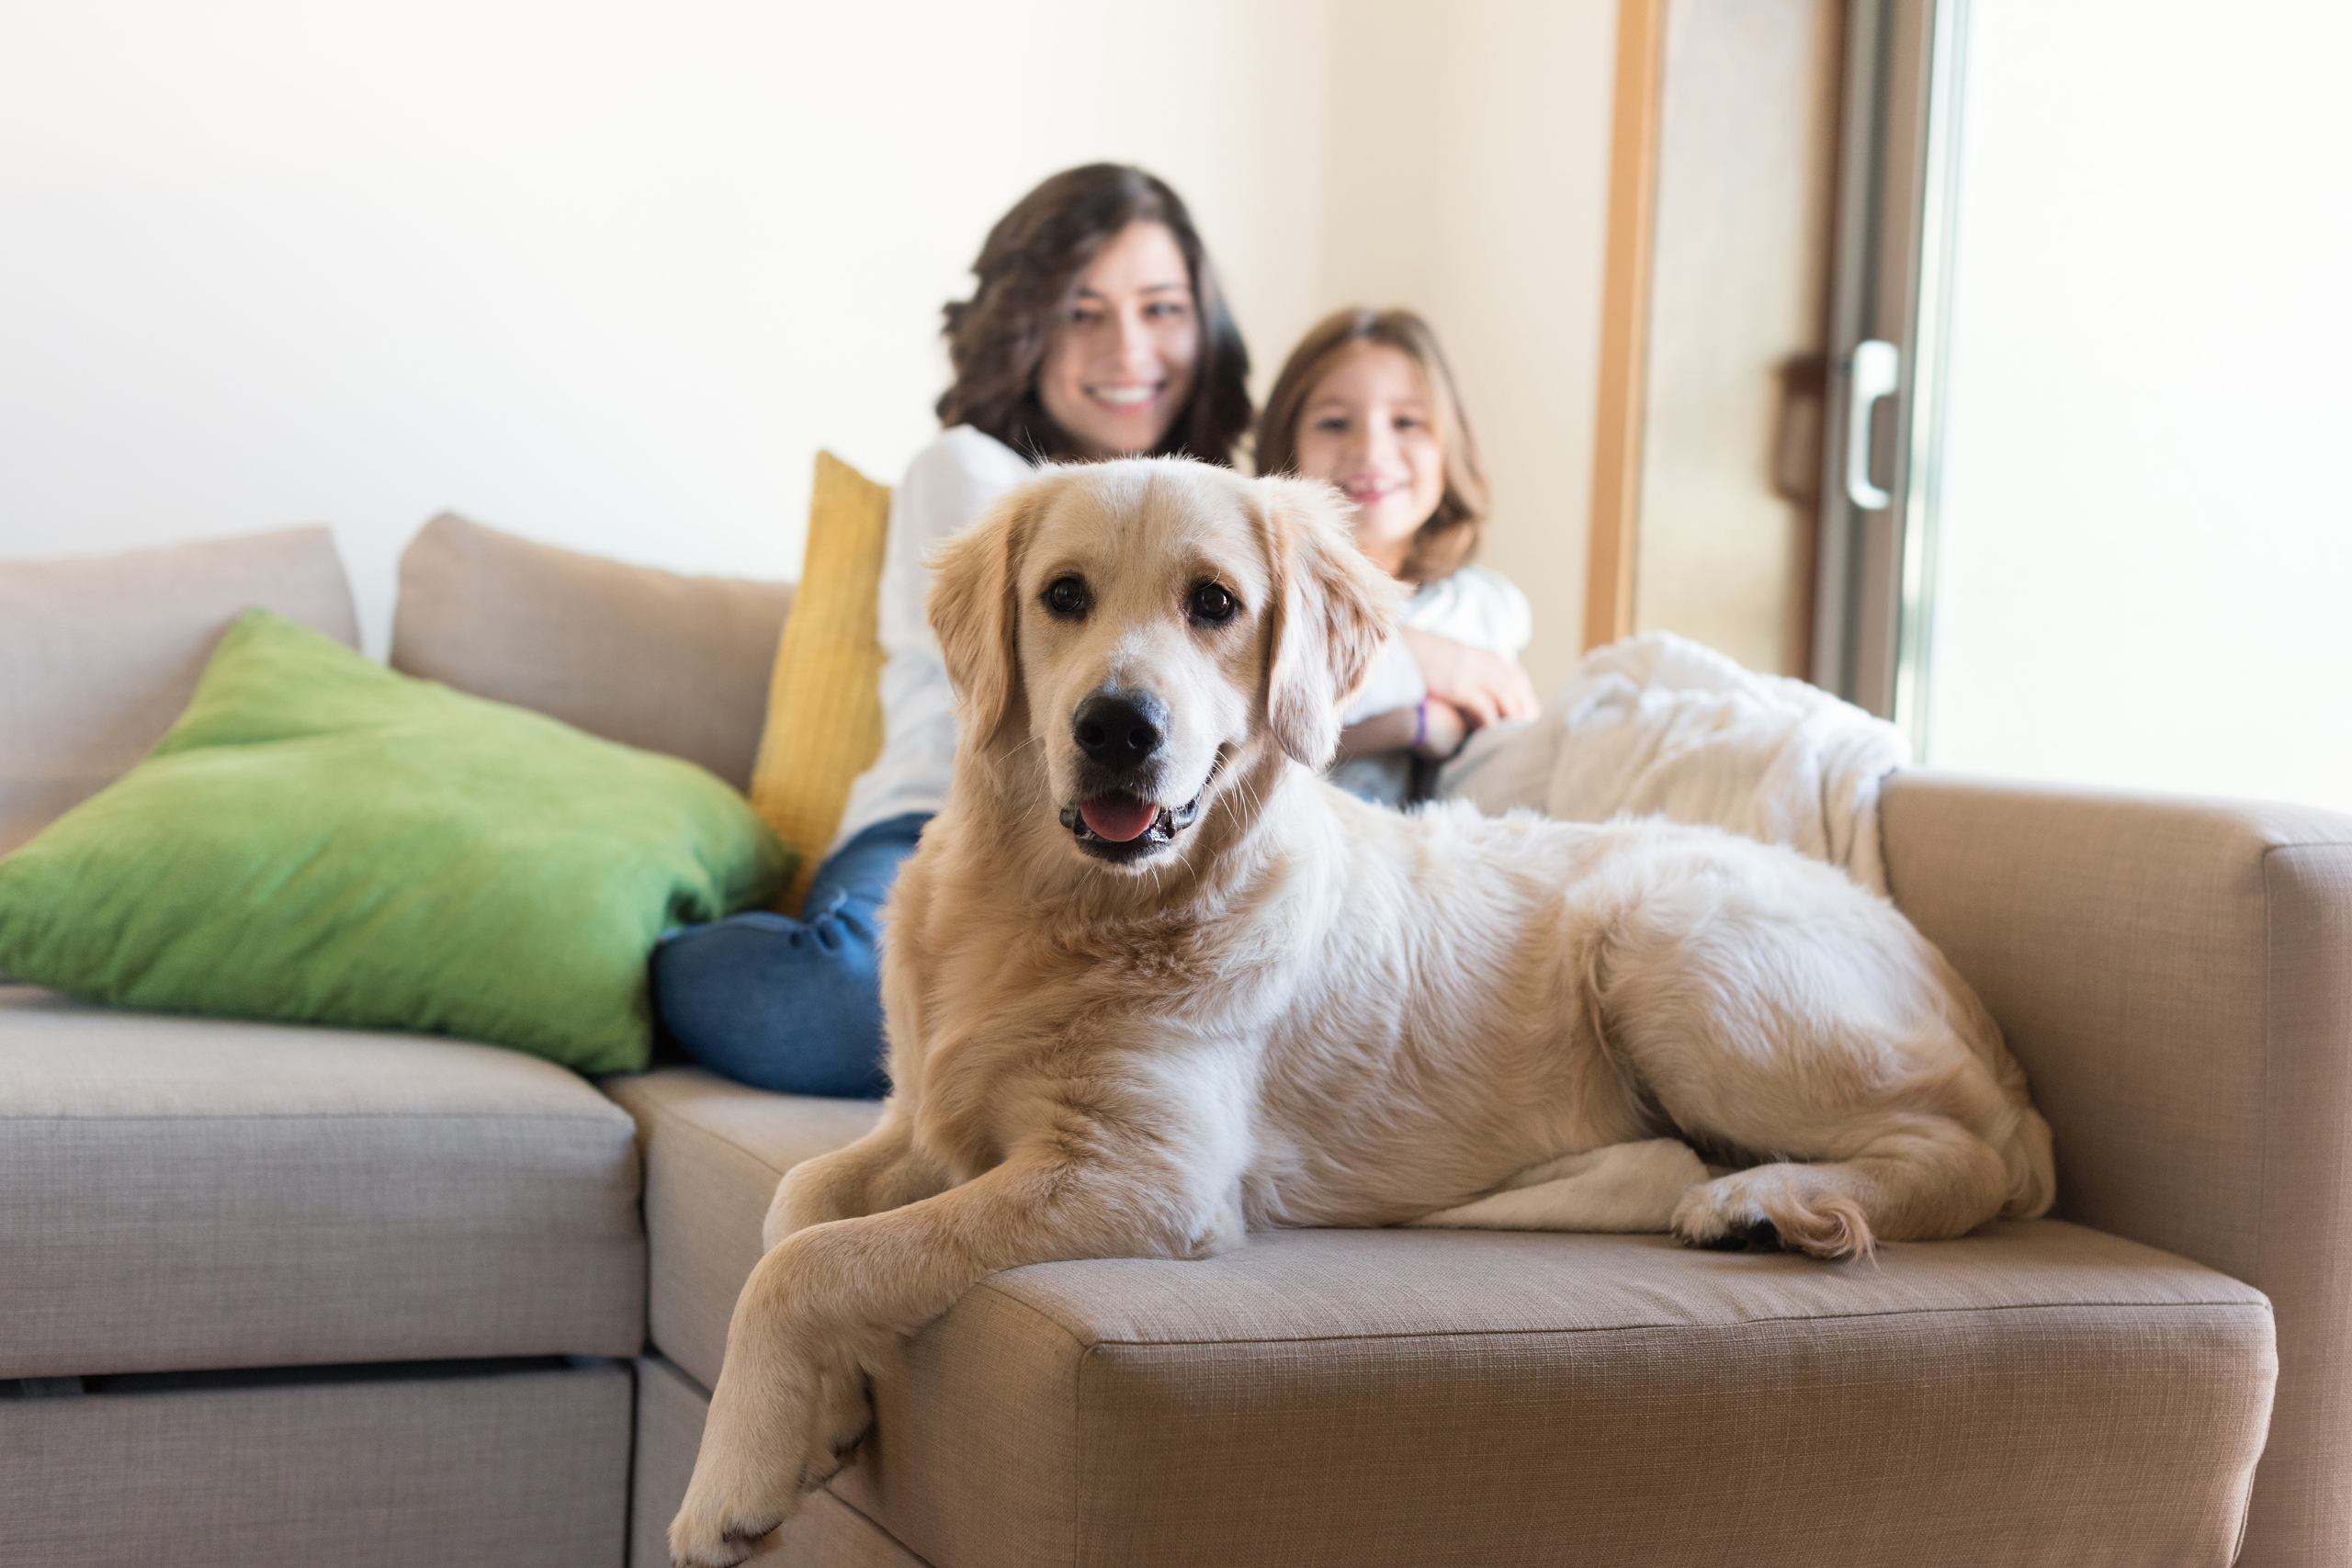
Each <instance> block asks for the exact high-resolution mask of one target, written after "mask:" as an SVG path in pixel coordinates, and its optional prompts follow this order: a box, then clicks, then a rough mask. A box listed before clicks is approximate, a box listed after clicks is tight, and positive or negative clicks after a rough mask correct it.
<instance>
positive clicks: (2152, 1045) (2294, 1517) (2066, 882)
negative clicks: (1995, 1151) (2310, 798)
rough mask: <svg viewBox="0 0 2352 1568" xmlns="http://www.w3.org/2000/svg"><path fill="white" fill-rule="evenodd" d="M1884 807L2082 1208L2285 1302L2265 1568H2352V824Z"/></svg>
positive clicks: (1979, 796)
mask: <svg viewBox="0 0 2352 1568" xmlns="http://www.w3.org/2000/svg"><path fill="white" fill-rule="evenodd" d="M1881 815H1882V825H1883V832H1884V835H1885V841H1886V861H1887V874H1888V879H1889V882H1890V884H1891V886H1892V888H1893V891H1894V898H1895V902H1896V903H1897V904H1899V905H1900V906H1901V907H1902V908H1903V910H1904V912H1905V913H1906V914H1907V915H1909V916H1910V917H1911V919H1912V920H1913V921H1914V922H1915V923H1917V926H1918V927H1919V929H1920V930H1921V931H1923V932H1925V933H1926V934H1927V936H1928V938H1929V939H1930V940H1931V941H1933V942H1936V943H1937V944H1938V945H1939V946H1940V947H1941V948H1942V949H1943V951H1944V952H1945V953H1946V954H1947V955H1948V956H1950V957H1951V961H1952V963H1953V964H1956V965H1957V966H1958V967H1959V969H1960V971H1961V973H1962V974H1963V975H1965V976H1967V977H1968V979H1969V981H1970V983H1971V984H1972V985H1973V986H1974V987H1976V989H1977V991H1978V993H1979V994H1980V995H1982V996H1983V997H1984V998H1985V1004H1986V1005H1987V1006H1988V1007H1990V1008H1991V1009H1992V1010H1993V1014H1994V1016H1995V1017H1996V1018H1997V1019H1999V1020H2000V1021H2001V1026H2002V1028H2003V1030H2004V1032H2006V1033H2007V1037H2008V1042H2009V1045H2010V1048H2011V1049H2012V1050H2014V1051H2015V1052H2016V1053H2017V1055H2018V1060H2019V1061H2020V1062H2022V1063H2023V1064H2024V1066H2025V1069H2026V1072H2027V1074H2028V1075H2029V1076H2030V1078H2031V1079H2032V1084H2033V1095H2034V1100H2035V1101H2036V1102H2037V1103H2038V1104H2039V1105H2040V1106H2041V1110H2042V1112H2043V1114H2045V1115H2046V1116H2048V1117H2049V1119H2050V1124H2051V1127H2052V1131H2053V1132H2054V1133H2055V1134H2056V1142H2057V1154H2058V1205H2059V1212H2060V1213H2063V1214H2064V1215H2065V1216H2067V1217H2068V1218H2071V1219H2075V1220H2079V1221H2081V1222H2083V1223H2084V1224H2091V1225H2097V1226H2098V1227H2099V1228H2100V1229H2102V1230H2107V1231H2112V1232H2114V1233H2115V1234H2117V1235H2125V1236H2130V1237H2132V1238H2134V1239H2136V1240H2140V1241H2143V1242H2146V1243H2148V1244H2150V1245H2152V1246H2155V1247H2164V1248H2165V1249H2166V1250H2168V1251H2172V1252H2177V1253H2179V1254H2181V1255H2182V1256H2184V1257H2187V1258H2194V1259H2196V1260H2197V1261H2199V1262H2200V1263H2204V1264H2207V1265H2210V1266H2211V1267H2212V1268H2215V1269H2222V1270H2223V1271H2224V1272H2227V1273H2229V1274H2233V1275H2235V1276H2236V1277H2237V1278H2239V1279H2241V1280H2245V1281H2247V1282H2248V1283H2250V1284H2253V1285H2256V1286H2257V1287H2259V1288H2260V1289H2261V1290H2262V1291H2263V1292H2265V1293H2266V1294H2267V1295H2268V1296H2269V1298H2270V1300H2271V1303H2272V1305H2273V1307H2274V1309H2275V1310H2276V1312H2277V1314H2278V1359H2279V1377H2278V1409H2277V1411H2276V1413H2275V1415H2274V1416H2273V1418H2272V1422H2271V1429H2270V1442H2269V1448H2268V1450H2267V1453H2266V1455H2265V1457H2264V1459H2263V1461H2262V1468H2261V1472H2260V1473H2259V1475H2258V1476H2257V1478H2256V1485H2255V1496H2254V1506H2253V1509H2252V1512H2251V1516H2250V1517H2249V1520H2248V1523H2247V1528H2246V1540H2245V1555H2244V1556H2243V1557H2242V1558H2241V1559H2240V1561H2241V1562H2243V1563H2245V1564H2246V1565H2248V1568H2282V1565H2295V1568H2303V1565H2309V1568H2320V1565H2323V1564H2327V1565H2333V1564H2337V1563H2343V1562H2352V818H2345V817H2342V816H2339V815H2336V814H2334V813H2331V812H2325V811H2321V810H2317V809H2314V808H2308V807H2287V806H2264V805H2259V804H2254V803H2248V802H2227V801H2199V800H2186V799H2177V798H2166V797H2157V796H2133V795H2120V794H2117V793H2114V792H2109V791H2092V790H2069V789H2057V788H2031V787H2025V786H2019V785H2014V784H1998V783H1993V782H1989V781H1985V780H1977V779H1967V778H1960V777H1955V776H1951V775H1946V774H1938V773H1902V774H1898V775H1896V776H1895V777H1894V779H1892V780H1890V781H1889V783H1888V785H1887V788H1886V791H1885V794H1884V797H1883V804H1882V808H1881Z"/></svg>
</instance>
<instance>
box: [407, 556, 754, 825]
mask: <svg viewBox="0 0 2352 1568" xmlns="http://www.w3.org/2000/svg"><path fill="white" fill-rule="evenodd" d="M791 608H792V585H791V584H790V583H786V582H756V581H748V580H744V579H739V578H725V577H686V576H681V575H680V574H678V573H676V572H673V571H662V570H657V569H655V568H652V567H642V566H629V565H627V564H625V563H623V562H620V561H616V560H606V559H604V558H601V557H597V556H589V555H582V554H580V553H579V552H578V551H575V550H567V549H561V548H559V547H556V546H553V545H542V544H538V543H537V542H535V541H533V540H529V539H522V538H517V537H515V536H514V535H512V534H503V533H501V532H499V531H498V530H497V529H495V528H486V527H484V526H483V525H481V524H479V523H472V522H469V521H467V520H466V519H465V518H463V517H459V516H457V515H455V514H454V513H442V514H441V515H440V516H438V517H435V519H433V521H431V522H430V523H427V524H426V525H424V528H423V529H422V530H421V531H420V532H419V533H418V534H417V536H416V537H415V539H414V540H413V541H412V542H411V543H410V545H409V547H408V549H407V552H406V553H405V554H403V555H402V556H401V585H400V601H399V604H398V605H397V607H396V608H395V610H394V612H393V617H392V660H391V661H392V668H393V669H395V670H398V671H402V672H403V673H406V674H410V675H421V676H423V677H424V678H425V679H427V680H433V681H440V682H446V683H447V684H448V685H451V686H455V687H456V688H458V690H459V691H461V692H470V693H472V694H474V695H476V696H481V697H490V698H493V699H495V700H496V701H499V702H503V703H513V704H514V705H516V706H518V707H526V708H532V709H535V710H537V712H540V713H543V714H547V715H548V716H551V717H554V718H560V719H561V720H563V721H564V722H565V723H566V724H569V725H572V726H574V727H575V728H581V729H584V730H586V731H587V732H588V733H589V734H591V735H600V736H603V737H604V738H605V739H607V740H618V741H621V742H622V743H624V744H626V745H630V746H638V747H642V748H644V749H645V750H649V751H662V752H666V753H668V754H669V755H671V756H673V757H683V758H684V759H685V760H686V761H690V762H698V763H700V764H701V765H702V766H704V767H706V768H707V769H709V770H710V771H711V772H712V773H717V774H718V776H719V777H720V778H722V779H725V780H726V781H727V782H728V783H729V784H733V785H734V786H735V787H736V788H737V789H739V790H740V789H742V788H744V787H745V786H746V785H748V784H750V783H751V779H752V754H753V752H754V751H756V750H758V747H759V743H760V725H761V721H762V720H763V717H764V716H765V715H766V712H767V694H768V671H769V668H770V666H771V665H772V664H773V663H774V662H775V650H776V639H777V637H778V636H779V634H780V633H781V632H782V631H783V629H784V622H785V616H786V614H787V613H788V612H789V611H790V610H791Z"/></svg>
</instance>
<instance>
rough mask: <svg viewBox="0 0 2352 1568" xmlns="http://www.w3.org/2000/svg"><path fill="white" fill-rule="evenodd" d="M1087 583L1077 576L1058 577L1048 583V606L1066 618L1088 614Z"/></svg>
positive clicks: (1048, 608) (1047, 607) (1056, 613)
mask: <svg viewBox="0 0 2352 1568" xmlns="http://www.w3.org/2000/svg"><path fill="white" fill-rule="evenodd" d="M1087 603H1088V600H1087V594H1086V583H1085V582H1084V581H1083V580H1081V579H1079V578H1075V577H1057V578H1056V579H1054V580H1053V581H1051V582H1049V583H1047V584H1046V609H1047V610H1050V611H1051V612H1053V613H1054V614H1055V615H1059V616H1061V617H1063V618H1064V619H1065V620H1069V619H1075V618H1076V617H1078V616H1080V615H1084V614H1086V606H1087Z"/></svg>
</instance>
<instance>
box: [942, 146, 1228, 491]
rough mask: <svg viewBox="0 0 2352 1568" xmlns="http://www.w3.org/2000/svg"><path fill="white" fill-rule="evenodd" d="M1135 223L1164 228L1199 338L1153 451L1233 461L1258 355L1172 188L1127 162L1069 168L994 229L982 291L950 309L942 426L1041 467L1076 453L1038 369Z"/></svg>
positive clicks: (979, 264) (984, 255)
mask: <svg viewBox="0 0 2352 1568" xmlns="http://www.w3.org/2000/svg"><path fill="white" fill-rule="evenodd" d="M1130 223H1161V224H1165V225H1166V226H1167V228H1168V231H1169V232H1170V234H1172V235H1174V236H1175V239H1176V248H1177V249H1178V250H1179V251H1181V252H1182V253H1183V256H1184V265H1185V267H1186V268H1187V270H1188V271H1189V272H1190V273H1191V275H1192V278H1191V281H1192V285H1193V310H1194V313H1195V316H1196V318H1197V319H1198V321H1199V322H1200V328H1201V346H1200V354H1199V356H1198V357H1197V358H1196V359H1195V360H1194V361H1193V393H1192V397H1191V398H1190V399H1189V400H1187V401H1186V403H1185V406H1184V407H1183V408H1182V410H1180V411H1179V412H1178V413H1177V415H1176V418H1175V419H1174V421H1173V422H1171V423H1170V425H1169V427H1168V434H1166V435H1164V436H1162V437H1161V438H1160V442H1159V446H1155V447H1153V448H1152V453H1153V455H1154V456H1159V457H1172V456H1187V457H1202V458H1205V459H1207V460H1208V461H1210V462H1212V463H1230V462H1232V460H1233V448H1234V445H1235V444H1236V443H1237V442H1238V441H1239V440H1240V439H1241V437H1242V435H1243V434H1244V433H1246V432H1247V431H1248V430H1249V428H1250V389H1249V378H1250V355H1249V351H1248V350H1247V349H1245V348H1243V347H1242V344H1241V333H1240V329H1238V327H1236V326H1235V325H1234V324H1233V315H1232V312H1231V311H1230V310H1227V308H1226V303H1225V295H1224V292H1223V291H1222V290H1221V289H1219V288H1218V287H1217V281H1216V269H1215V268H1214V267H1212V266H1211V265H1209V258H1208V253H1207V251H1205V250H1204V249H1203V248H1202V245H1201V237H1200V234H1199V232H1198V231H1195V230H1194V229H1193V218H1192V214H1191V213H1189V212H1187V211H1186V210H1185V209H1184V203H1183V199H1182V197H1179V196H1177V194H1176V193H1175V192H1174V191H1173V190H1170V188H1169V187H1168V186H1167V184H1166V183H1165V182H1164V181H1162V180H1160V179H1159V178H1157V177H1156V176H1154V175H1148V174H1146V173H1145V172H1144V171H1143V170H1141V169H1138V168H1134V167H1131V166H1129V165H1126V164H1085V165H1084V166H1082V167H1080V168H1075V169H1065V170H1063V171H1062V172H1061V173H1060V174H1058V175H1053V176H1052V177H1050V178H1048V179H1047V180H1046V182H1045V183H1044V184H1042V185H1040V186H1037V188H1036V189H1035V190H1033V191H1031V192H1030V193H1029V194H1028V195H1027V196H1024V197H1022V198H1021V199H1020V200H1019V201H1017V202H1015V203H1013V205H1012V210H1011V211H1009V212H1007V213H1006V214H1005V215H1004V216H1003V217H1002V218H1001V219H999V220H997V225H996V227H995V228H993V229H991V230H989V237H988V243H986V244H984V245H982V246H981V247H980V255H979V259H978V261H976V262H974V263H973V264H972V273H973V276H976V277H977V278H978V279H979V287H978V288H975V289H974V290H973V291H972V297H971V298H970V299H960V300H956V301H955V302H953V303H951V304H950V305H948V306H947V307H946V310H945V316H946V323H947V324H946V330H945V335H946V338H947V357H948V360H949V362H950V363H951V364H953V365H954V367H955V369H956V380H955V384H954V385H952V386H950V387H949V388H948V389H947V390H946V391H945V392H944V393H943V394H941V396H940V399H939V421H940V423H942V424H950V425H953V424H968V425H970V426H972V427H973V428H974V429H975V430H978V431H981V432H983V433H984V434H989V435H993V436H995V437H996V438H997V439H998V440H999V441H1001V442H1003V443H1004V444H1005V445H1006V446H1010V447H1012V449H1013V450H1014V451H1016V452H1018V453H1020V454H1021V455H1022V456H1023V457H1027V458H1030V459H1031V460H1032V461H1035V460H1040V459H1050V458H1056V457H1073V456H1075V455H1076V454H1077V446H1076V445H1075V444H1074V443H1073V442H1072V441H1071V440H1070V438H1069V434H1068V433H1066V432H1065V431H1064V430H1063V429H1062V428H1061V427H1060V426H1059V425H1057V424H1056V423H1054V421H1053V419H1052V417H1051V416H1049V415H1048V414H1047V413H1046V410H1045V406H1044V405H1043V404H1042V403H1040V402H1039V401H1038V400H1037V367H1038V366H1039V365H1041V364H1042V363H1044V361H1045V357H1046V344H1048V343H1049V342H1050V341H1051V339H1052V337H1053V331H1054V323H1055V320H1056V318H1057V316H1058V315H1059V313H1060V311H1061V310H1062V307H1063V305H1064V304H1065V303H1066V301H1067V299H1068V297H1069V289H1070V285H1071V283H1072V282H1073V281H1075V279H1076V278H1077V276H1078V275H1079V274H1080V272H1082V271H1084V270H1085V267H1086V264H1087V263H1088V262H1090V261H1091V260H1093V259H1094V253H1095V252H1096V251H1098V250H1100V249H1101V248H1102V245H1103V242H1104V241H1105V240H1108V239H1109V238H1111V237H1112V236H1113V235H1114V234H1116V233H1118V232H1119V231H1121V230H1123V229H1125V227H1126V226H1127V225H1128V224H1130Z"/></svg>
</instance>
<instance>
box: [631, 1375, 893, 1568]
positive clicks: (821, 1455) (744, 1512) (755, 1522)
mask: <svg viewBox="0 0 2352 1568" xmlns="http://www.w3.org/2000/svg"><path fill="white" fill-rule="evenodd" d="M730 1371H731V1369H730ZM872 1420H873V1406H872V1405H871V1404H869V1403H868V1402H867V1399H866V1393H865V1373H864V1371H862V1370H861V1369H860V1368H859V1367H858V1366H857V1364H856V1363H855V1362H854V1361H851V1362H849V1363H847V1364H845V1365H842V1366H838V1367H831V1368H823V1367H819V1366H815V1365H810V1364H808V1363H805V1362H804V1363H802V1364H800V1365H798V1366H784V1367H773V1368H770V1369H768V1375H766V1376H764V1377H754V1378H751V1379H748V1380H746V1386H739V1385H738V1384H737V1383H735V1382H734V1381H733V1380H732V1379H731V1378H730V1377H729V1375H728V1373H726V1372H722V1373H721V1375H720V1378H719V1386H718V1390H717V1392H716V1393H714V1394H713V1395H712V1398H711V1410H710V1420H709V1422H708V1423H707V1425H706V1426H705V1427H704V1428H703V1438H702V1451H701V1452H700V1453H699V1454H697V1455H696V1456H695V1474H694V1480H693V1482H692V1483H690V1484H689V1485H688V1486H687V1488H686V1500H685V1503H684V1506H682V1507H680V1508H679V1510H678V1517H676V1518H675V1519H673V1520H672V1521H671V1524H670V1557H671V1560H672V1562H674V1563H676V1564H677V1565H678V1568H727V1565H728V1564H731V1563H736V1562H742V1561H744V1560H745V1559H746V1558H749V1557H751V1556H752V1555H754V1554H755V1553H758V1552H759V1551H762V1550H763V1547H762V1543H763V1541H764V1540H765V1539H766V1538H767V1537H768V1536H770V1535H771V1534H773V1533H774V1532H775V1530H776V1529H778V1527H780V1526H781V1525H782V1524H783V1523H784V1522H785V1521H786V1519H788V1518H790V1517H792V1516H793V1514H795V1513H796V1512H797V1511H798V1510H799V1507H800V1497H801V1494H803V1493H805V1492H809V1491H813V1490H814V1489H816V1488H817V1487H819V1486H821V1485H823V1484H824V1483H826V1482H827V1481H829V1480H831V1478H832V1476H833V1474H834V1472H837V1471H839V1470H840V1469H841V1468H842V1465H844V1464H846V1463H847V1462H848V1461H849V1456H850V1453H851V1452H852V1450H854V1449H855V1448H856V1446H857V1443H858V1439H859V1438H861V1437H863V1436H864V1435H865V1428H866V1427H867V1426H868V1425H870V1424H871V1422H872Z"/></svg>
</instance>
